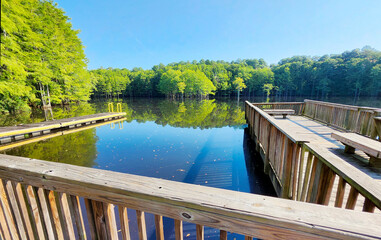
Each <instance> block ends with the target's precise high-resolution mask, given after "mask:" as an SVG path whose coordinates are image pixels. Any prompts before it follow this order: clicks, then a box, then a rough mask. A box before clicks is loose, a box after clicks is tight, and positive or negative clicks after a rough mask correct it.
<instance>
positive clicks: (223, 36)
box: [56, 0, 381, 69]
mask: <svg viewBox="0 0 381 240" xmlns="http://www.w3.org/2000/svg"><path fill="white" fill-rule="evenodd" d="M56 2H57V3H58V5H59V7H61V8H63V9H64V10H65V12H66V14H67V15H68V16H69V17H70V18H72V23H73V26H74V28H75V29H80V30H81V33H80V35H79V36H80V38H81V39H82V41H83V43H84V45H85V46H86V49H85V52H86V55H87V58H88V59H89V61H90V62H89V69H94V68H98V67H101V66H103V67H114V68H128V69H131V68H133V67H142V68H144V69H150V68H151V67H152V66H153V65H156V64H159V63H163V64H168V63H172V62H178V61H188V60H189V61H192V60H197V61H198V60H200V59H211V60H225V61H232V60H236V59H238V58H241V59H246V58H263V59H265V60H266V62H267V63H269V64H271V63H277V62H278V61H279V60H280V59H282V58H285V57H291V56H294V55H309V56H316V55H318V56H321V55H324V54H331V53H341V52H343V51H345V50H352V49H355V48H362V47H363V46H365V45H370V46H371V47H373V48H376V49H378V50H381V0H361V1H360V0H320V1H309V0H260V1H257V0H251V1H238V0H235V1H225V0H216V1H206V0H174V1H167V0H158V1H146V0H134V1H131V0H56Z"/></svg>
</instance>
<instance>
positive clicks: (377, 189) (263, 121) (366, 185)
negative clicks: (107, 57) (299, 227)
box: [246, 100, 381, 213]
mask: <svg viewBox="0 0 381 240" xmlns="http://www.w3.org/2000/svg"><path fill="white" fill-rule="evenodd" d="M284 108H289V109H294V110H295V112H299V115H298V116H289V117H288V118H287V119H280V118H274V117H271V116H270V115H268V114H267V113H266V112H265V111H263V110H262V109H284ZM380 113H381V109H376V108H365V107H355V106H347V105H341V104H332V103H324V102H318V101H310V100H306V101H305V102H304V103H253V104H251V103H249V102H246V119H247V121H248V123H249V128H250V135H251V137H252V138H253V140H254V141H255V143H256V148H257V150H258V151H259V152H260V155H261V157H262V159H263V162H264V165H265V169H264V170H265V171H266V172H267V173H268V174H269V176H270V179H271V181H272V183H273V186H274V187H275V190H276V192H277V194H278V196H280V197H282V198H288V199H293V200H297V201H302V202H310V203H318V204H323V205H328V206H334V207H345V208H347V209H355V210H358V211H367V212H376V213H379V212H380V209H381V182H380V181H381V169H380V168H374V167H371V166H369V157H368V156H367V155H366V154H364V153H363V152H361V151H356V153H355V154H347V153H345V152H344V146H343V145H342V144H341V143H340V142H338V141H336V140H335V139H333V138H332V137H331V135H332V133H335V132H341V131H350V132H355V133H358V134H363V135H364V136H368V137H372V138H373V139H374V140H370V141H374V142H377V140H379V139H380V132H379V131H378V130H377V128H378V127H379V126H378V124H379V122H377V121H376V120H374V119H375V118H378V116H379V114H380ZM317 120H318V121H317Z"/></svg>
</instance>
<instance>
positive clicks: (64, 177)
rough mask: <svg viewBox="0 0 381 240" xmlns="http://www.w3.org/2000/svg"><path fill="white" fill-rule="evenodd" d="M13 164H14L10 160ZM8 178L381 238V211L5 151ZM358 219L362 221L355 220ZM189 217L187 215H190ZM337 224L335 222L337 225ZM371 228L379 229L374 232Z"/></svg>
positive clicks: (295, 228)
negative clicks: (44, 158) (166, 178)
mask: <svg viewBox="0 0 381 240" xmlns="http://www.w3.org/2000/svg"><path fill="white" fill-rule="evenodd" d="M10 162H11V163H12V164H11V165H10V164H9V163H10ZM0 176H1V177H2V178H3V179H7V180H13V181H18V180H19V179H20V177H23V182H24V183H26V184H33V185H35V186H38V187H42V186H44V187H45V188H47V189H49V190H52V189H55V190H56V191H57V192H67V193H68V194H71V195H76V196H89V194H90V193H91V198H92V199H94V200H97V201H103V202H108V203H113V204H117V205H126V206H130V207H131V208H133V209H140V210H144V211H147V212H150V213H153V214H157V215H163V216H166V217H170V218H178V217H179V216H183V215H182V214H183V213H184V211H186V212H187V213H188V214H189V216H191V218H192V219H194V220H192V221H193V222H194V223H196V224H197V223H202V224H203V225H205V226H209V227H214V228H222V229H223V230H224V231H230V232H235V233H238V234H242V235H246V236H253V237H258V238H275V237H283V238H294V239H297V238H299V239H305V238H312V239H318V238H322V237H326V238H347V239H354V238H358V237H361V236H362V237H368V238H372V237H373V238H379V237H381V229H380V228H378V227H377V226H378V224H377V223H378V222H380V221H381V216H379V214H369V213H363V212H354V211H349V210H345V209H339V208H327V207H326V206H320V205H316V204H308V203H303V202H297V201H289V200H285V199H278V198H272V197H266V196H260V195H255V194H248V193H242V192H235V191H229V190H223V189H215V188H210V187H205V186H196V185H191V184H185V183H179V182H172V181H167V180H163V179H156V178H148V177H142V176H136V175H130V174H122V173H117V172H111V171H105V170H99V169H90V168H85V167H79V166H72V165H67V164H61V163H55V162H47V161H39V160H34V159H28V158H20V157H14V156H7V155H1V156H0ZM353 219H356V224H352V223H353ZM184 220H186V219H184ZM221 226H223V227H221ZM332 226H335V228H334V229H333V228H332ZM369 229H374V230H373V231H371V232H369Z"/></svg>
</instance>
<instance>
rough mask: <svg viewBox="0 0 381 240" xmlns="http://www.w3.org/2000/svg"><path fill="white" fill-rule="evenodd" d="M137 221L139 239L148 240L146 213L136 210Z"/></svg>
mask: <svg viewBox="0 0 381 240" xmlns="http://www.w3.org/2000/svg"><path fill="white" fill-rule="evenodd" d="M136 220H137V222H138V228H139V239H140V240H147V230H146V219H145V216H144V212H142V211H139V210H136Z"/></svg>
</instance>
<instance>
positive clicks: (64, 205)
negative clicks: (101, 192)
mask: <svg viewBox="0 0 381 240" xmlns="http://www.w3.org/2000/svg"><path fill="white" fill-rule="evenodd" d="M58 202H59V205H60V209H61V214H62V218H63V219H62V227H63V229H64V234H65V237H69V239H76V236H75V232H74V227H73V219H72V214H71V210H70V206H69V200H68V196H67V194H66V193H58Z"/></svg>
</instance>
